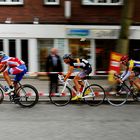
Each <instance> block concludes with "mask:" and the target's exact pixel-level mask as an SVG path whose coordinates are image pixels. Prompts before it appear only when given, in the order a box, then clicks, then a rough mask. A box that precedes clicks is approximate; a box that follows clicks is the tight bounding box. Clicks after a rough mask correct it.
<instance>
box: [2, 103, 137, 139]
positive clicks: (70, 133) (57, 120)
mask: <svg viewBox="0 0 140 140" xmlns="http://www.w3.org/2000/svg"><path fill="white" fill-rule="evenodd" d="M0 112H1V113H0V125H1V127H0V135H1V136H0V138H1V139H2V140H78V139H79V140H102V139H103V140H118V139H120V140H122V139H123V140H139V138H140V133H139V132H140V105H139V104H125V105H123V106H121V107H113V106H111V105H109V104H103V105H100V106H98V107H90V106H88V105H86V104H69V105H67V106H65V107H56V106H55V105H53V104H51V103H45V102H40V103H38V104H37V105H36V106H34V107H33V108H20V107H19V106H18V105H15V104H10V103H3V104H0Z"/></svg>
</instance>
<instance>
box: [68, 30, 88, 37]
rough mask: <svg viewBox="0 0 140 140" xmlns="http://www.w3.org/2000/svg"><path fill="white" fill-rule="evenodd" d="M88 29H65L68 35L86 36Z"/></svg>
mask: <svg viewBox="0 0 140 140" xmlns="http://www.w3.org/2000/svg"><path fill="white" fill-rule="evenodd" d="M89 35H90V31H89V30H88V29H67V36H68V37H88V36H89Z"/></svg>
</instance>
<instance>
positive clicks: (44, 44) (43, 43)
mask: <svg viewBox="0 0 140 140" xmlns="http://www.w3.org/2000/svg"><path fill="white" fill-rule="evenodd" d="M38 45H39V52H40V53H39V64H40V71H41V72H45V71H46V58H47V56H48V55H49V53H50V49H51V48H53V46H54V40H53V39H44V40H39V41H38Z"/></svg>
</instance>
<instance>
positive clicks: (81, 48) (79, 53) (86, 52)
mask: <svg viewBox="0 0 140 140" xmlns="http://www.w3.org/2000/svg"><path fill="white" fill-rule="evenodd" d="M69 50H70V53H71V54H72V55H73V57H75V58H77V57H79V58H84V59H90V41H89V40H85V41H80V39H70V40H69Z"/></svg>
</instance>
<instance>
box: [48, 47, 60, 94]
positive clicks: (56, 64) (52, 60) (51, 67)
mask: <svg viewBox="0 0 140 140" xmlns="http://www.w3.org/2000/svg"><path fill="white" fill-rule="evenodd" d="M62 71H63V68H62V63H61V58H60V56H59V55H58V50H57V48H52V49H51V51H50V54H49V55H48V57H47V61H46V72H51V73H49V74H48V76H49V78H50V92H57V85H58V73H57V72H62ZM53 72H54V73H53Z"/></svg>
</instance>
